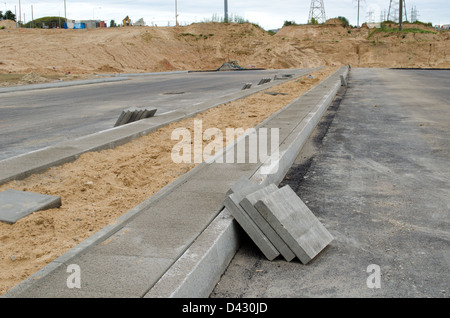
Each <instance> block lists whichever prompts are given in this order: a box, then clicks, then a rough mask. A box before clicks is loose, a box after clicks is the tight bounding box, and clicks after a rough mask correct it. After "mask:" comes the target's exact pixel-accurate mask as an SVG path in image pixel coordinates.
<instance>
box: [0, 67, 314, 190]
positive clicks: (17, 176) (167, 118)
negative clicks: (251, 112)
mask: <svg viewBox="0 0 450 318" xmlns="http://www.w3.org/2000/svg"><path fill="white" fill-rule="evenodd" d="M319 69H321V67H320V68H316V69H310V70H304V71H301V72H299V73H297V74H296V76H295V77H301V76H304V75H306V74H308V73H311V72H314V71H316V70H319ZM266 88H267V87H255V88H252V89H249V90H246V91H239V92H237V93H233V94H230V95H227V96H224V97H221V98H217V99H215V100H213V101H208V102H205V103H202V104H199V105H196V106H191V107H189V108H185V109H178V110H176V111H173V112H171V113H170V114H161V115H160V116H155V117H152V118H148V119H143V120H140V121H138V122H134V123H130V124H128V125H122V126H119V127H114V128H111V129H108V130H104V131H101V132H98V133H94V134H91V135H88V136H84V137H80V138H77V139H74V140H69V141H65V142H62V143H58V144H56V145H54V146H49V147H45V148H43V149H39V150H36V151H32V152H29V153H26V154H23V155H19V156H16V157H12V158H8V159H5V160H2V161H0V163H1V164H0V185H1V184H4V183H6V182H9V181H12V180H21V179H24V178H26V177H29V176H30V175H32V174H36V173H42V172H44V171H45V170H47V169H48V168H51V167H55V166H58V165H62V164H65V163H68V162H72V161H74V160H76V159H77V158H78V157H79V156H80V155H82V154H83V153H86V152H91V151H100V150H104V149H112V148H115V147H117V146H120V145H123V144H125V143H127V142H129V141H131V140H134V139H137V138H139V137H141V136H144V135H147V134H149V133H150V132H152V131H155V130H157V129H159V128H161V127H164V126H166V125H168V124H170V123H173V122H176V121H179V120H182V119H185V118H189V117H193V116H195V115H197V114H199V113H201V112H204V111H206V110H208V109H210V108H214V107H217V106H218V105H221V104H224V103H226V102H230V101H234V100H238V99H242V98H245V97H248V96H250V95H252V94H255V93H257V92H259V91H261V90H264V89H266Z"/></svg>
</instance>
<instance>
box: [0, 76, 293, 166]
mask: <svg viewBox="0 0 450 318" xmlns="http://www.w3.org/2000/svg"><path fill="white" fill-rule="evenodd" d="M298 71H299V70H263V71H239V72H193V73H187V72H186V73H172V74H156V75H151V76H150V75H149V76H139V77H130V79H129V80H127V81H120V82H112V83H99V84H90V85H83V86H74V87H61V88H50V89H42V90H31V91H18V92H10V93H2V94H1V99H0V160H3V159H6V158H10V157H13V156H17V155H20V154H23V153H27V152H29V151H34V150H37V149H41V148H43V147H47V146H49V145H53V144H55V143H58V142H63V141H66V140H71V139H74V138H78V137H82V136H86V135H89V134H93V133H96V132H98V131H102V130H106V129H110V128H112V127H114V124H115V122H116V121H117V119H118V118H119V115H120V114H121V112H122V111H123V110H124V109H127V108H129V107H150V108H157V109H158V112H157V116H158V115H161V114H164V113H167V112H171V111H174V110H176V109H180V108H185V107H189V106H193V105H196V104H200V103H203V102H205V101H208V100H212V99H217V98H218V97H221V96H224V95H228V94H232V93H235V92H238V91H240V90H241V89H242V87H243V85H244V84H245V83H253V87H256V85H257V83H258V82H259V81H260V80H261V79H262V78H264V77H272V78H274V77H275V75H283V74H294V73H298ZM115 79H117V80H120V79H121V78H115ZM277 82H278V81H277ZM68 84H70V83H68Z"/></svg>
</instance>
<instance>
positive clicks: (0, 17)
mask: <svg viewBox="0 0 450 318" xmlns="http://www.w3.org/2000/svg"><path fill="white" fill-rule="evenodd" d="M0 20H13V21H16V15H15V14H14V13H12V12H11V10H8V11H6V12H5V14H3V11H0Z"/></svg>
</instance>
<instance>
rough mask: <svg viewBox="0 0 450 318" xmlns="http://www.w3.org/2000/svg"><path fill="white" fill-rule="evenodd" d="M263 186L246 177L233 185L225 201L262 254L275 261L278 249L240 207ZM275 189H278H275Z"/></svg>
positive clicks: (278, 253)
mask: <svg viewBox="0 0 450 318" xmlns="http://www.w3.org/2000/svg"><path fill="white" fill-rule="evenodd" d="M260 189H261V186H260V185H259V184H257V183H253V182H251V181H250V180H248V179H247V178H245V177H242V178H241V179H239V181H238V182H236V183H235V184H233V186H232V187H231V189H230V191H229V192H228V195H227V197H226V199H225V207H226V208H227V209H228V211H230V212H231V214H232V215H233V217H234V218H235V219H236V221H237V222H238V223H239V225H241V226H242V228H243V229H244V231H245V232H246V233H247V234H248V236H249V237H250V238H251V239H252V240H253V242H254V243H255V244H256V245H257V246H258V248H259V249H260V250H261V252H262V253H263V254H264V255H265V256H266V258H267V259H268V260H274V259H275V258H276V257H278V256H279V255H280V252H279V251H278V249H277V248H276V247H275V246H274V244H272V242H271V241H270V240H269V238H268V237H267V236H266V235H265V233H264V232H263V231H262V230H261V229H260V228H259V227H258V225H256V223H255V222H254V221H253V220H252V219H251V218H250V216H249V215H248V214H247V213H246V211H245V210H243V209H242V207H241V206H240V205H239V202H240V201H241V200H242V198H243V197H244V196H245V195H248V194H250V193H252V192H255V191H258V190H260ZM275 189H277V188H276V187H275Z"/></svg>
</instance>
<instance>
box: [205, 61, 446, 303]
mask: <svg viewBox="0 0 450 318" xmlns="http://www.w3.org/2000/svg"><path fill="white" fill-rule="evenodd" d="M348 85H349V86H348V89H347V91H346V93H345V94H342V95H341V96H340V97H339V98H338V99H337V100H336V102H335V103H334V104H333V105H332V107H330V109H329V110H328V112H327V113H326V114H325V116H324V118H323V120H322V121H321V123H320V124H319V126H318V127H317V129H316V131H315V132H314V134H313V136H312V137H311V138H310V140H309V141H308V143H307V144H306V145H305V147H304V148H303V150H302V151H301V153H300V154H299V156H298V157H297V159H296V162H295V163H294V165H293V166H292V168H291V170H290V171H289V172H288V174H287V176H286V178H285V180H284V181H283V182H282V183H281V185H285V184H288V185H290V186H291V187H292V188H293V189H294V190H295V191H296V193H297V194H298V195H299V196H300V197H301V198H302V200H303V201H304V202H305V203H306V204H307V206H308V207H309V208H310V209H311V210H312V212H313V213H314V214H315V215H316V216H317V217H318V218H319V219H320V220H321V222H322V223H323V224H324V225H325V227H326V228H327V229H328V230H329V231H330V233H331V234H332V235H333V236H334V237H335V240H334V241H333V242H332V243H331V244H330V246H328V247H327V248H326V249H325V250H324V251H322V253H321V254H319V255H318V257H316V258H315V259H314V260H313V261H311V262H310V263H309V264H308V265H302V264H301V263H300V262H299V261H298V260H294V261H292V262H286V261H285V260H284V259H283V258H281V257H279V258H277V259H276V260H275V261H272V262H271V261H268V260H267V259H265V257H264V256H263V255H262V253H261V252H260V251H259V250H258V248H257V247H256V246H255V245H254V244H253V243H252V242H251V241H250V240H249V239H248V237H247V238H246V239H244V240H243V241H244V243H243V245H242V247H241V248H240V250H239V251H238V252H237V254H236V255H235V257H234V259H233V260H232V262H231V264H230V265H229V267H228V269H227V270H226V272H225V274H224V275H223V277H222V279H221V280H220V281H219V283H218V284H217V285H216V288H215V290H214V291H213V292H212V294H211V297H212V298H230V297H231V298H238V297H249V298H269V297H270V298H302V297H356V298H358V297H388V298H391V297H394V298H422V297H423V298H428V297H431V298H441V297H442V298H448V297H449V296H450V289H449V286H450V249H449V246H450V244H449V243H450V230H449V229H450V181H449V180H450V165H449V160H450V104H449V100H450V90H449V87H450V72H449V71H429V70H427V71H422V70H388V69H352V71H351V72H350V76H349V79H348ZM281 185H280V186H281Z"/></svg>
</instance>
